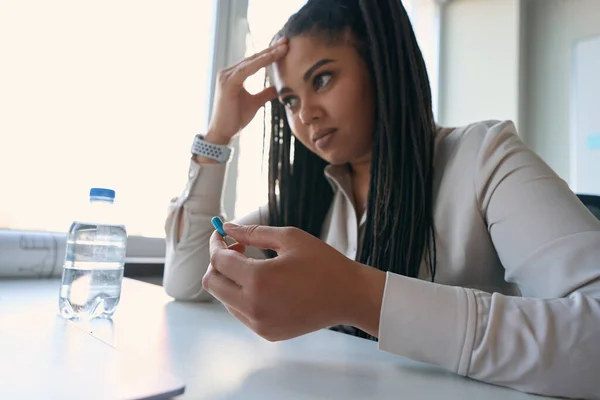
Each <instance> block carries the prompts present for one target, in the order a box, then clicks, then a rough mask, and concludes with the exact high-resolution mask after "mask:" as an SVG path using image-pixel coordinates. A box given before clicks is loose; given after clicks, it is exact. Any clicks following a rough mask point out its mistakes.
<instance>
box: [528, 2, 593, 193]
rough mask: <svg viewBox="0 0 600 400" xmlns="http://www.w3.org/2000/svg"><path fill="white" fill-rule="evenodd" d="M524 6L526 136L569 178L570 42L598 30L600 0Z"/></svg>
mask: <svg viewBox="0 0 600 400" xmlns="http://www.w3.org/2000/svg"><path fill="white" fill-rule="evenodd" d="M523 11H524V12H523V18H524V20H525V21H526V24H524V26H525V31H524V33H525V35H524V36H525V40H524V47H525V64H526V69H525V71H524V75H523V77H524V79H523V82H524V88H525V90H524V92H525V94H526V95H525V110H526V112H525V115H526V118H525V121H524V122H525V124H524V127H525V131H526V134H525V139H526V140H527V142H528V143H529V144H530V145H531V146H532V147H533V149H534V150H535V151H536V152H537V153H538V154H539V155H540V156H541V157H542V158H544V160H545V161H546V162H547V163H548V164H550V166H551V167H552V168H553V169H554V170H555V171H556V172H557V173H558V174H559V175H560V176H561V177H562V178H563V179H565V180H566V181H567V182H569V181H570V179H569V178H570V161H571V160H570V150H569V146H570V142H569V138H570V126H571V125H570V123H571V121H570V90H571V89H570V80H571V62H572V53H571V52H572V46H573V44H574V43H575V42H577V41H578V40H581V39H584V38H586V37H589V36H595V35H600V1H599V0H529V1H527V2H525V3H524V7H523ZM599 107H600V105H599ZM599 111H600V108H599Z"/></svg>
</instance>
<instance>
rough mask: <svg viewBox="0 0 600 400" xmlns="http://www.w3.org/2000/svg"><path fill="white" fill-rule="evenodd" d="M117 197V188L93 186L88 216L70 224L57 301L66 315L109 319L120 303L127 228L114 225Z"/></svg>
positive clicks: (67, 316)
mask: <svg viewBox="0 0 600 400" xmlns="http://www.w3.org/2000/svg"><path fill="white" fill-rule="evenodd" d="M114 199H115V191H114V190H111V189H102V188H92V189H91V190H90V204H89V208H88V215H87V217H86V219H85V220H82V221H75V222H73V223H72V224H71V228H70V229H69V233H68V234H67V249H66V253H65V265H64V268H63V275H62V285H61V288H60V295H59V301H58V306H59V309H60V314H61V315H62V316H63V317H64V318H67V319H71V320H79V319H83V320H88V319H92V318H110V317H111V316H112V315H113V314H114V312H115V310H116V308H117V305H118V304H119V299H120V298H121V283H122V281H123V270H124V263H125V249H126V246H127V231H126V230H125V227H124V226H123V225H117V224H115V221H114V217H113V215H112V214H113V212H114V211H113V208H114V206H113V202H114Z"/></svg>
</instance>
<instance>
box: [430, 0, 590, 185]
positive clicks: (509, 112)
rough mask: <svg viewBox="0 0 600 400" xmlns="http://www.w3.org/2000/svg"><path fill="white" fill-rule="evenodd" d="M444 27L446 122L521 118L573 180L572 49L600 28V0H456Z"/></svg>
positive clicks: (530, 139) (526, 134)
mask: <svg viewBox="0 0 600 400" xmlns="http://www.w3.org/2000/svg"><path fill="white" fill-rule="evenodd" d="M441 33H442V35H441V62H440V105H439V107H440V114H439V115H440V118H439V122H440V123H441V124H442V125H446V126H457V125H464V124H467V123H470V122H474V121H478V120H482V119H511V120H514V121H515V122H516V123H517V127H518V129H519V132H520V134H521V136H522V137H523V138H524V140H525V141H526V142H527V143H528V144H529V145H530V146H531V147H532V148H533V149H534V150H535V151H536V152H537V153H538V154H539V155H540V156H541V157H542V158H543V159H544V160H545V161H546V162H547V163H548V164H549V165H550V166H551V167H552V168H553V169H554V170H555V171H556V172H557V173H558V174H559V175H560V176H561V177H562V178H563V179H565V180H566V181H567V182H570V173H571V171H570V165H571V160H570V127H571V121H570V118H571V116H570V95H571V87H570V83H571V63H572V53H571V52H572V46H573V44H574V43H575V42H577V41H578V40H581V39H584V38H587V37H590V36H595V35H600V0H451V1H449V2H448V3H447V4H446V5H445V7H444V9H443V11H442V29H441Z"/></svg>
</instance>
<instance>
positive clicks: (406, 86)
mask: <svg viewBox="0 0 600 400" xmlns="http://www.w3.org/2000/svg"><path fill="white" fill-rule="evenodd" d="M348 32H350V33H351V37H352V43H353V45H354V46H355V47H356V49H357V51H358V52H359V54H360V55H361V57H363V58H364V59H365V61H366V63H367V66H368V68H369V70H370V74H371V79H372V82H373V85H374V89H375V99H376V104H375V110H376V111H375V112H376V114H375V117H376V118H375V120H376V122H375V126H374V127H373V129H374V138H373V150H372V151H373V154H372V165H371V178H370V187H369V196H368V204H367V222H366V230H365V234H364V238H363V243H362V251H361V254H360V257H359V261H360V262H361V263H363V264H367V265H370V266H373V267H375V268H378V269H380V270H383V271H390V272H393V273H396V274H401V275H405V276H409V277H417V276H418V274H419V267H420V264H421V262H422V261H423V259H425V262H426V264H427V266H428V268H429V272H430V275H431V279H432V281H433V280H434V278H435V268H436V257H435V255H436V251H435V237H434V226H433V199H432V198H433V196H432V186H433V185H432V176H433V151H434V134H435V129H436V128H435V121H434V118H433V112H432V106H431V89H430V86H429V80H428V77H427V70H426V68H425V62H424V60H423V56H422V54H421V51H420V49H419V46H418V44H417V40H416V38H415V35H414V32H413V29H412V26H411V23H410V20H409V18H408V15H407V13H406V11H405V9H404V7H403V5H402V2H401V0H309V1H308V3H307V4H306V5H305V6H304V7H303V8H302V9H300V10H299V11H298V12H297V13H296V14H294V15H293V16H292V17H290V19H289V20H288V22H287V23H286V24H285V26H284V27H283V29H282V30H281V31H280V32H279V33H278V34H277V35H276V37H275V39H277V38H279V37H282V36H285V37H288V38H292V37H294V36H299V35H310V36H312V37H315V38H317V39H319V40H326V41H328V43H339V42H341V41H344V40H347V36H348V35H347V33H348ZM270 107H271V136H270V150H269V223H270V225H272V226H295V227H298V228H300V229H303V230H304V231H306V232H308V233H310V234H312V235H314V236H317V237H320V236H321V229H322V225H323V220H324V219H325V217H326V214H327V212H328V211H329V208H330V207H331V203H332V199H333V192H332V189H331V187H330V185H329V183H328V182H327V180H326V178H325V176H324V172H323V170H324V168H325V166H326V165H327V163H326V162H325V161H324V160H322V159H321V158H319V157H318V156H317V155H315V154H314V153H312V152H311V151H310V150H308V149H307V148H306V147H305V146H304V145H302V143H300V141H298V140H294V137H293V134H292V132H291V129H290V126H289V124H288V121H287V119H286V116H285V108H284V106H283V105H281V104H280V103H279V101H278V100H273V101H272V102H271V104H270ZM292 152H293V154H292ZM346 331H347V330H346ZM350 333H354V334H355V335H357V336H361V337H369V338H371V339H374V338H373V337H370V336H369V335H367V334H366V333H364V332H362V331H360V330H358V329H355V328H354V332H350Z"/></svg>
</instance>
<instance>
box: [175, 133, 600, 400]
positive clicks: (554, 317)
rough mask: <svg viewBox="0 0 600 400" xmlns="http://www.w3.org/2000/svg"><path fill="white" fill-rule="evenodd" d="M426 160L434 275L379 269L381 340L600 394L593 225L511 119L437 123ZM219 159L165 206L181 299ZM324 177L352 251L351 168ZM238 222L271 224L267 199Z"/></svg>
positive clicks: (193, 287) (188, 294)
mask: <svg viewBox="0 0 600 400" xmlns="http://www.w3.org/2000/svg"><path fill="white" fill-rule="evenodd" d="M434 166H435V171H434V182H433V185H434V213H435V215H434V218H435V219H434V221H435V231H436V241H437V242H436V245H437V273H436V279H435V281H436V283H431V282H428V280H430V279H429V276H427V274H428V270H427V268H425V267H422V268H421V276H420V277H419V278H420V279H411V278H406V277H403V276H400V275H396V274H392V273H388V274H387V281H386V286H385V292H384V296H383V305H382V309H381V319H380V326H379V348H380V349H381V350H384V351H387V352H391V353H394V354H397V355H399V356H404V357H409V358H411V359H414V360H417V361H424V362H428V363H433V364H437V365H440V366H442V367H443V368H446V369H448V370H450V371H453V372H455V373H457V374H461V375H465V376H469V377H472V378H474V379H478V380H482V381H486V382H490V383H494V384H498V385H502V386H508V387H512V388H515V389H518V390H522V391H526V392H533V393H538V394H545V395H553V396H565V397H579V398H598V399H600V222H599V221H597V220H596V219H595V218H594V217H593V216H592V214H591V213H590V212H589V211H588V210H587V209H586V208H585V207H584V206H583V205H582V204H581V203H580V202H579V200H578V199H577V198H576V196H575V195H574V194H573V193H572V192H571V190H570V189H569V187H568V186H567V184H566V183H565V182H564V181H562V180H561V179H560V178H559V177H558V176H557V175H556V174H555V173H554V172H553V171H552V170H551V169H550V168H549V167H548V166H547V165H546V164H545V163H544V162H543V161H542V160H541V159H540V158H539V157H538V156H537V155H536V154H535V153H533V152H532V151H531V150H530V149H529V148H528V147H527V146H526V145H525V144H524V143H523V142H522V141H521V140H520V138H519V136H518V135H517V134H516V132H515V127H514V125H513V124H512V123H511V122H498V121H487V122H481V123H476V124H472V125H469V126H466V127H461V128H452V129H440V130H439V131H438V132H437V135H436V141H435V160H434ZM225 168H226V167H225V165H213V164H211V165H198V164H196V163H194V162H192V163H191V165H190V169H189V181H188V184H187V186H186V188H185V190H184V192H183V194H182V195H181V196H180V197H178V198H177V199H175V200H174V201H173V202H172V203H171V205H170V208H169V215H168V218H167V222H166V234H167V259H166V263H165V275H164V287H165V289H166V291H167V293H168V294H169V295H171V296H173V297H175V298H177V299H182V300H197V301H202V300H208V299H210V295H208V294H207V293H205V292H204V291H203V290H202V276H203V275H204V273H205V271H206V268H207V266H208V263H209V247H208V240H209V237H210V235H211V234H212V232H213V228H212V225H211V223H210V219H211V217H213V216H215V215H222V206H221V203H222V197H221V193H222V188H223V181H224V176H225ZM325 173H326V175H327V177H328V179H329V180H330V181H331V182H332V185H333V186H334V188H335V195H334V199H333V204H332V206H331V209H330V212H329V214H328V216H327V219H326V221H325V222H324V227H323V233H322V237H321V238H322V239H323V240H324V241H325V242H326V243H328V244H329V245H331V246H333V247H334V248H336V249H337V250H338V251H340V252H341V253H343V254H344V255H346V257H348V258H351V259H356V257H357V252H358V249H359V247H360V240H361V238H362V234H363V230H364V227H365V217H364V216H362V217H361V218H358V217H357V216H356V213H355V211H354V210H355V209H354V205H353V200H352V199H353V196H352V189H351V186H350V179H349V176H348V175H347V170H346V168H344V167H339V166H338V167H333V166H330V167H328V168H327V170H326V171H325ZM598 179H600V171H598ZM180 211H182V212H183V218H184V228H185V229H184V232H183V236H182V238H181V240H180V241H179V243H177V242H176V232H177V230H178V226H177V218H176V215H177V213H178V212H180ZM236 222H238V223H241V224H267V223H268V218H267V215H266V208H265V207H263V208H261V209H260V210H257V211H256V212H254V213H252V214H250V215H247V216H245V217H242V218H240V219H238V220H237V221H236ZM248 255H249V256H251V257H264V256H263V254H262V252H260V251H257V250H256V249H248Z"/></svg>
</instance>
